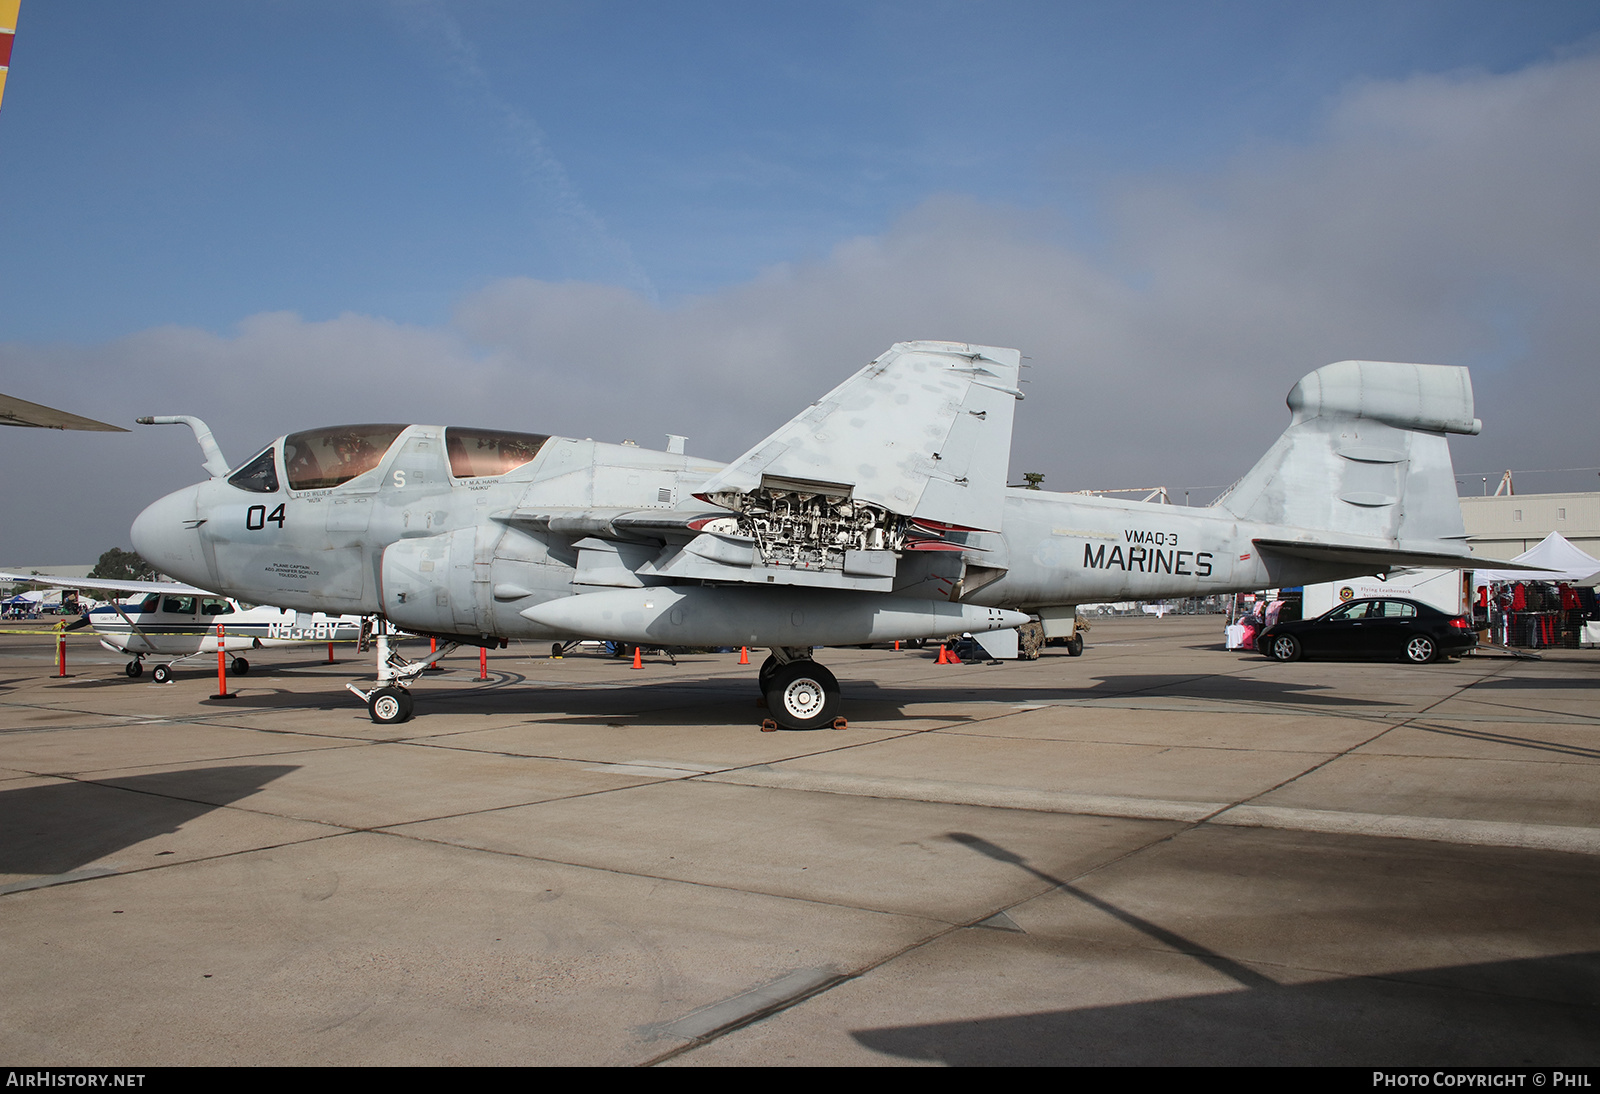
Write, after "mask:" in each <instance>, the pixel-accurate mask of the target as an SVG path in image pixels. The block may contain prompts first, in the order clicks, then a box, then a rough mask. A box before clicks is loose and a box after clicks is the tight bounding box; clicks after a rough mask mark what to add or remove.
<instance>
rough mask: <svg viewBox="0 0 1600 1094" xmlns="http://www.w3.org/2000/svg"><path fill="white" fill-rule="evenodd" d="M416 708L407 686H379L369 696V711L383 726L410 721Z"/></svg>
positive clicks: (373, 718)
mask: <svg viewBox="0 0 1600 1094" xmlns="http://www.w3.org/2000/svg"><path fill="white" fill-rule="evenodd" d="M414 710H415V703H414V702H413V701H412V699H411V693H410V692H409V691H407V690H406V689H405V688H395V687H388V688H378V689H377V690H376V691H374V692H372V694H371V695H369V696H368V697H367V713H368V715H370V716H371V718H372V720H373V721H374V722H376V723H378V724H379V725H381V726H392V725H398V724H400V723H401V722H407V721H410V720H411V714H412V712H413V711H414Z"/></svg>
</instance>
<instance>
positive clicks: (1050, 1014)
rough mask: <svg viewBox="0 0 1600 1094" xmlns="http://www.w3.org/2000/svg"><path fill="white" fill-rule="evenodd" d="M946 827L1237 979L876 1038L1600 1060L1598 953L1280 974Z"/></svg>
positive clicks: (1396, 1057) (875, 1032) (926, 1050)
mask: <svg viewBox="0 0 1600 1094" xmlns="http://www.w3.org/2000/svg"><path fill="white" fill-rule="evenodd" d="M948 838H949V839H950V840H952V841H953V842H956V843H961V844H963V845H965V846H967V847H970V848H972V849H973V850H974V851H976V852H977V853H979V854H982V855H984V856H985V857H987V858H990V859H994V860H996V861H999V862H1005V863H1009V864H1011V865H1014V866H1016V867H1017V868H1018V869H1021V870H1024V871H1026V872H1027V873H1029V874H1032V875H1033V876H1034V877H1036V878H1039V879H1041V880H1044V881H1047V882H1050V883H1052V884H1054V885H1056V886H1057V887H1058V888H1059V889H1060V890H1061V891H1062V892H1065V893H1068V894H1070V895H1072V896H1074V897H1076V898H1077V899H1079V900H1082V901H1083V902H1084V903H1086V904H1089V905H1091V906H1092V907H1094V908H1096V909H1097V910H1099V911H1101V912H1104V913H1106V914H1108V915H1111V916H1113V917H1114V918H1116V919H1118V920H1119V921H1121V922H1122V923H1124V924H1126V925H1127V926H1129V927H1132V928H1133V929H1135V930H1136V931H1138V932H1140V933H1141V934H1144V935H1145V936H1146V937H1148V938H1150V939H1151V940H1153V941H1154V942H1156V943H1158V944H1159V945H1160V946H1162V947H1164V948H1167V949H1170V950H1172V951H1173V952H1175V953H1178V954H1183V955H1186V956H1188V957H1190V958H1193V959H1194V960H1196V961H1198V962H1200V963H1202V964H1204V965H1206V966H1208V967H1210V968H1211V969H1213V970H1214V971H1215V972H1218V973H1220V974H1222V975H1223V976H1226V977H1228V978H1229V979H1232V980H1233V981H1235V982H1236V983H1237V984H1238V985H1239V989H1238V990H1236V991H1229V992H1221V993H1216V994H1209V995H1195V996H1184V997H1179V998H1174V999H1160V1000H1154V1001H1150V1002H1142V1003H1126V1004H1120V1005H1115V1006H1106V1007H1088V1008H1082V1009H1069V1010H1055V1011H1043V1012H1038V1013H1033V1014H1021V1015H1011V1016H1006V1017H991V1018H975V1019H971V1020H967V1021H956V1022H940V1023H930V1024H927V1025H914V1026H899V1027H886V1028H878V1029H863V1030H856V1031H853V1032H852V1036H853V1037H854V1038H855V1039H856V1041H857V1042H859V1043H860V1044H862V1045H863V1046H865V1047H867V1048H870V1049H872V1050H874V1051H877V1052H882V1053H886V1054H888V1055H892V1056H899V1057H902V1058H905V1059H913V1060H937V1061H941V1062H943V1063H946V1064H950V1065H955V1066H982V1065H995V1064H1001V1065H1046V1066H1060V1065H1086V1064H1087V1065H1100V1066H1118V1065H1127V1064H1141V1065H1150V1064H1157V1065H1169V1064H1171V1065H1176V1064H1191V1065H1192V1064H1224V1065H1241V1064H1244V1065H1280V1066H1281V1065H1290V1066H1299V1065H1351V1064H1359V1063H1368V1064H1382V1065H1389V1066H1394V1065H1410V1066H1422V1065H1456V1066H1461V1065H1474V1064H1481V1065H1489V1064H1498V1065H1506V1066H1515V1065H1521V1064H1530V1063H1537V1064H1538V1065H1540V1066H1557V1065H1593V1064H1595V1063H1600V1042H1597V1041H1596V1040H1595V1038H1594V1036H1593V1014H1594V1009H1595V1007H1596V1006H1597V1005H1600V953H1596V952H1581V953H1571V954H1561V955H1555V956H1546V957H1537V958H1524V959H1520V960H1511V961H1495V962H1487V963H1482V964H1470V965H1459V966H1449V967H1443V968H1431V969H1419V970H1411V971H1403V972H1397V973H1390V974H1386V975H1383V976H1357V977H1345V978H1341V979H1335V980H1326V981H1321V982H1317V983H1311V984H1296V985H1285V984H1279V983H1277V982H1275V981H1273V980H1272V979H1271V978H1269V977H1268V976H1267V975H1265V974H1264V973H1262V972H1260V971H1258V970H1257V969H1256V968H1253V967H1251V966H1249V965H1245V964H1241V963H1239V962H1236V961H1233V960H1232V959H1230V958H1228V957H1226V956H1224V955H1222V954H1218V953H1216V952H1214V951H1212V950H1210V949H1208V948H1207V947H1205V946H1203V945H1201V944H1200V943H1198V942H1195V941H1193V940H1191V939H1187V938H1184V937H1183V936H1181V935H1179V934H1177V933H1175V932H1173V931H1170V930H1168V929H1166V928H1164V927H1161V926H1159V925H1157V924H1154V923H1151V922H1150V921H1148V920H1146V919H1143V918H1142V917H1140V916H1137V915H1134V914H1133V913H1131V912H1129V911H1127V910H1125V909H1122V908H1119V907H1117V906H1116V905H1114V904H1111V903H1110V902H1108V901H1106V900H1103V899H1101V898H1100V897H1097V896H1095V895H1094V894H1092V893H1089V892H1087V891H1085V890H1083V889H1081V888H1079V887H1078V886H1075V885H1073V884H1071V883H1070V882H1066V881H1063V880H1061V879H1059V878H1055V877H1051V876H1050V875H1049V874H1047V873H1045V872H1043V871H1041V870H1038V869H1035V868H1034V867H1033V866H1030V865H1029V864H1028V862H1027V860H1026V859H1024V858H1023V857H1022V856H1020V855H1018V854H1016V853H1015V852H1012V851H1009V850H1007V849H1006V848H1004V847H1001V846H999V845H997V844H994V843H991V842H989V841H988V840H985V839H983V838H982V837H979V836H975V835H971V834H969V833H965V832H951V833H948ZM980 926H982V925H980ZM1003 929H1014V928H1003Z"/></svg>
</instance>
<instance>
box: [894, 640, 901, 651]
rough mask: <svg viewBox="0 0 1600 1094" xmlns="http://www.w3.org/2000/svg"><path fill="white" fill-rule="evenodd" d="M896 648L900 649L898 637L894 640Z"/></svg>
mask: <svg viewBox="0 0 1600 1094" xmlns="http://www.w3.org/2000/svg"><path fill="white" fill-rule="evenodd" d="M894 648H895V649H899V648H900V640H899V639H898V638H896V639H895V640H894Z"/></svg>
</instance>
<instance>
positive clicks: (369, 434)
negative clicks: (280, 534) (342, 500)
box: [283, 425, 406, 490]
mask: <svg viewBox="0 0 1600 1094" xmlns="http://www.w3.org/2000/svg"><path fill="white" fill-rule="evenodd" d="M405 428H406V427H405V426H403V425H340V426H334V427H333V428H332V429H308V430H306V431H305V432H304V433H291V434H289V435H288V436H287V437H285V438H284V439H283V467H284V470H285V472H287V474H288V478H289V489H291V490H327V489H329V488H330V487H334V486H338V485H340V484H341V483H346V482H349V481H350V480H351V479H353V478H355V477H356V476H357V475H360V474H364V473H365V472H368V471H371V470H372V469H373V468H374V467H377V466H378V461H379V460H381V459H383V454H384V453H385V452H387V451H389V446H390V445H391V444H393V443H394V440H395V438H396V437H398V436H400V433H401V431H402V430H404V429H405Z"/></svg>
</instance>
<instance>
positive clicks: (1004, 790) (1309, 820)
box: [696, 768, 1600, 855]
mask: <svg viewBox="0 0 1600 1094" xmlns="http://www.w3.org/2000/svg"><path fill="white" fill-rule="evenodd" d="M741 770H742V769H741ZM739 773H740V772H739V771H734V772H723V773H715V774H708V775H704V776H700V777H699V778H698V779H697V780H696V781H701V782H718V783H731V784H734V785H741V786H760V787H766V788H769V789H777V790H797V791H801V792H810V793H823V794H842V795H850V796H859V797H870V798H885V799H894V800H901V801H924V802H937V803H940V804H945V805H968V806H974V807H983V808H997V809H1019V810H1028V811H1033V812H1043V813H1060V814H1068V815H1077V816H1095V817H1113V818H1116V819H1119V820H1144V821H1168V822H1176V823H1179V824H1182V825H1184V826H1185V827H1184V828H1183V829H1180V831H1188V830H1190V829H1192V828H1195V827H1198V826H1200V825H1202V824H1216V825H1218V826H1221V827H1232V828H1271V829H1280V830H1286V831H1300V832H1317V833H1322V834H1325V835H1366V836H1383V837H1387V838H1396V839H1416V840H1425V841H1430V842H1439V843H1454V844H1461V845H1465V846H1477V847H1522V848H1526V849H1529V850H1543V851H1570V852H1573V853H1577V854H1589V855H1600V828H1589V827H1582V826H1577V825H1555V824H1534V823H1522V822H1510V821H1491V820H1474V819H1470V818H1450V817H1425V816H1416V815H1404V814H1382V813H1353V812H1347V811H1343V810H1325V809H1303V808H1289V807H1279V806H1256V805H1249V804H1247V803H1248V802H1249V801H1251V800H1253V799H1250V798H1247V799H1243V800H1242V801H1240V802H1238V803H1234V804H1229V803H1226V802H1199V801H1173V800H1164V799H1159V798H1130V797H1120V796H1115V795H1094V794H1075V793H1068V792H1063V791H1052V790H1035V789H1030V788H1026V787H1011V786H995V785H990V784H979V783H958V782H949V781H943V780H935V779H902V778H895V777H874V776H865V775H844V774H828V773H822V772H805V771H794V772H785V771H782V770H779V769H776V768H775V769H773V770H771V771H769V772H755V771H752V772H751V773H750V775H749V776H747V777H745V778H739V777H737V776H738V775H739ZM1297 777H1298V776H1297ZM1288 781H1292V780H1286V781H1285V784H1286V783H1287V782H1288ZM1285 784H1280V785H1285ZM1268 792H1269V791H1263V793H1268ZM1176 834H1178V833H1174V835H1176Z"/></svg>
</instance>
